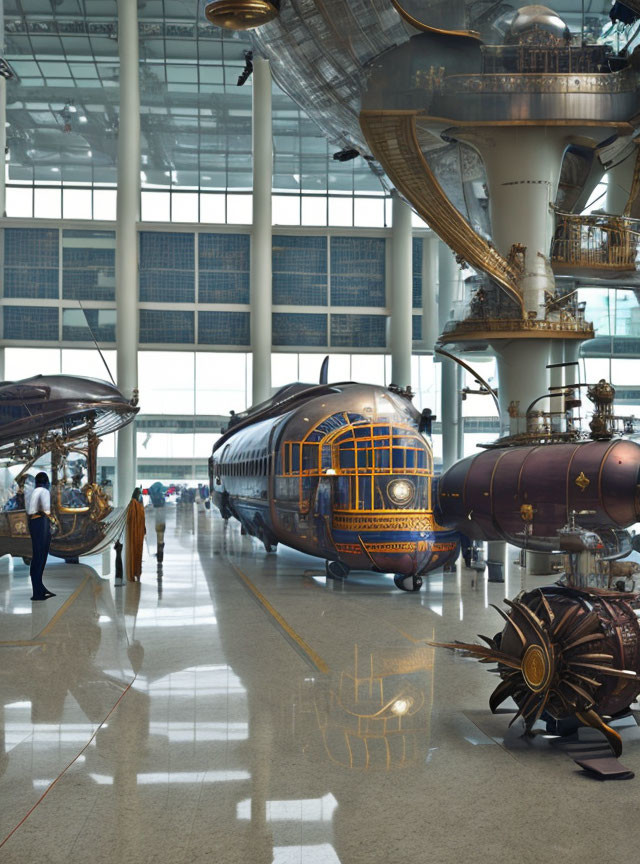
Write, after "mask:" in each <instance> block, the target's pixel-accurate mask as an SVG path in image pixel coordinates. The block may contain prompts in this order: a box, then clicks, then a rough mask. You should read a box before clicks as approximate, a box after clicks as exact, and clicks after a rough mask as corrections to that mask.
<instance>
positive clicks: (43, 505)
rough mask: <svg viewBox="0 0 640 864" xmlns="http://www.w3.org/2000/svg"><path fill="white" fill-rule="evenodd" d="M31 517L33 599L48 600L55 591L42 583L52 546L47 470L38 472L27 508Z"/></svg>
mask: <svg viewBox="0 0 640 864" xmlns="http://www.w3.org/2000/svg"><path fill="white" fill-rule="evenodd" d="M27 515H28V517H29V533H30V534H31V548H32V554H31V567H30V570H29V575H30V576H31V588H32V590H33V597H32V598H31V599H32V600H47V599H48V598H49V597H55V596H56V595H55V594H54V593H53V591H49V590H48V588H45V586H44V585H43V584H42V574H43V572H44V568H45V564H46V563H47V557H48V555H49V546H51V522H50V521H49V520H50V519H51V493H50V492H49V476H48V475H47V474H46V472H45V471H40V472H39V473H38V474H36V487H35V489H34V490H33V492H32V493H31V497H30V498H29V506H28V508H27Z"/></svg>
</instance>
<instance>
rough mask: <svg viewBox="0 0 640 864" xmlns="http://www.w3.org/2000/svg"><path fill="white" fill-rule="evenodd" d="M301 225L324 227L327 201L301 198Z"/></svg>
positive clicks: (309, 197)
mask: <svg viewBox="0 0 640 864" xmlns="http://www.w3.org/2000/svg"><path fill="white" fill-rule="evenodd" d="M302 224H303V225H326V224H327V199H326V198H316V197H315V196H311V195H303V196H302Z"/></svg>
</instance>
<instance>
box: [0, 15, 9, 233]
mask: <svg viewBox="0 0 640 864" xmlns="http://www.w3.org/2000/svg"><path fill="white" fill-rule="evenodd" d="M3 5H4V3H3V2H0V57H4V9H3ZM6 149H7V81H6V79H5V78H3V77H2V75H0V159H1V160H2V162H1V163H0V169H1V170H0V217H2V216H6V215H7V156H6V153H5V151H6Z"/></svg>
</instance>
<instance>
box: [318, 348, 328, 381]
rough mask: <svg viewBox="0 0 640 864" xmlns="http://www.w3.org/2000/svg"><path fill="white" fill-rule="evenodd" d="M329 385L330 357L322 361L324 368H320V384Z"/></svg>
mask: <svg viewBox="0 0 640 864" xmlns="http://www.w3.org/2000/svg"><path fill="white" fill-rule="evenodd" d="M328 383H329V355H328V354H327V356H326V357H325V358H324V360H323V361H322V366H321V367H320V380H319V381H318V384H328Z"/></svg>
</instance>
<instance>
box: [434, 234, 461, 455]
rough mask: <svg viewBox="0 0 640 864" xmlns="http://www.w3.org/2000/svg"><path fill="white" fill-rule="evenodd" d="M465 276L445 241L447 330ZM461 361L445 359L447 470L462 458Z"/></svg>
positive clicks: (442, 301) (441, 269)
mask: <svg viewBox="0 0 640 864" xmlns="http://www.w3.org/2000/svg"><path fill="white" fill-rule="evenodd" d="M460 285H461V275H460V267H459V266H458V263H457V261H456V259H455V255H454V254H453V252H452V251H451V249H449V247H448V246H446V245H445V244H444V243H440V245H439V250H438V286H439V290H438V325H439V328H440V332H442V331H443V329H444V326H445V324H446V322H447V321H449V320H450V319H451V318H452V313H453V309H454V306H455V304H456V302H458V301H459V300H460ZM457 365H458V364H457V363H455V362H454V361H453V360H448V359H447V358H443V359H442V381H441V388H440V422H441V423H442V469H443V471H446V470H447V468H450V467H451V465H453V463H454V462H456V461H457V460H458V459H459V458H460V452H459V449H458V448H459V442H460V437H459V435H460V432H459V427H460V422H461V420H460V391H459V387H458V384H459V380H460V379H459V376H458V372H457Z"/></svg>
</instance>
